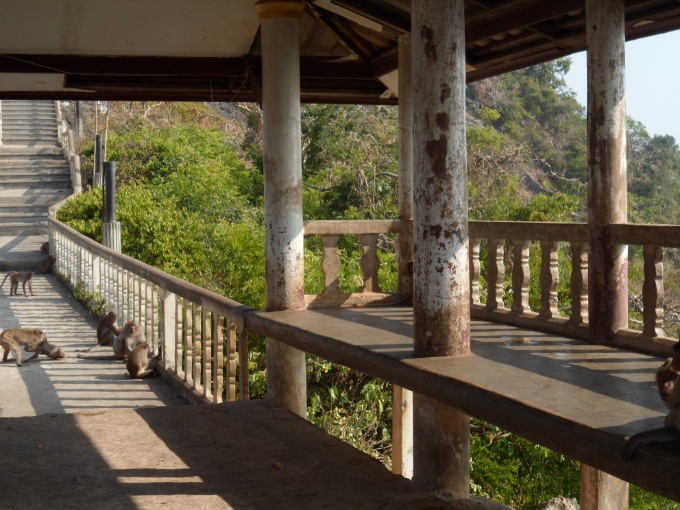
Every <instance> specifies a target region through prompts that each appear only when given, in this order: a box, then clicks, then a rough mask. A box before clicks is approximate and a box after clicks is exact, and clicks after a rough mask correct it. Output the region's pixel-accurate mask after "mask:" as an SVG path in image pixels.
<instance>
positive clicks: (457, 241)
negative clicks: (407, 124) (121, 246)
mask: <svg viewBox="0 0 680 510" xmlns="http://www.w3.org/2000/svg"><path fill="white" fill-rule="evenodd" d="M463 4H464V2H463V0H430V1H428V2H413V5H412V14H411V34H412V37H413V41H412V44H413V48H412V56H413V62H412V65H413V91H414V92H413V104H414V105H418V107H417V108H414V109H413V128H414V129H413V172H414V193H413V198H414V211H413V219H414V241H415V242H414V259H413V260H414V299H413V319H414V351H415V354H416V356H421V357H426V356H452V355H464V354H467V353H469V351H470V278H469V272H468V271H469V269H468V267H469V266H468V265H469V262H468V252H469V234H468V202H467V167H466V165H467V161H466V156H467V153H466V145H465V19H464V18H465V17H464V9H463V7H464V5H463ZM413 441H414V472H413V480H414V482H415V484H416V485H417V486H419V487H421V488H427V489H433V490H438V491H440V492H443V493H447V494H450V495H451V496H454V497H457V498H464V497H467V496H469V482H470V475H469V442H470V425H469V417H468V416H467V415H466V414H464V413H462V412H460V411H458V410H455V409H453V408H450V407H448V406H445V405H442V404H441V403H439V402H436V401H433V400H430V399H427V398H425V397H423V396H421V395H414V438H413Z"/></svg>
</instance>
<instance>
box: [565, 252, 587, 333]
mask: <svg viewBox="0 0 680 510" xmlns="http://www.w3.org/2000/svg"><path fill="white" fill-rule="evenodd" d="M570 283H571V317H570V318H569V322H571V323H573V324H585V323H586V322H588V243H571V281H570Z"/></svg>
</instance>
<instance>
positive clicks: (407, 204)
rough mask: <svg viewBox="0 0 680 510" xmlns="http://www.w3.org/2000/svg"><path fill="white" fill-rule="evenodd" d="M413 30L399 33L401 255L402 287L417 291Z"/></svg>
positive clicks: (402, 291)
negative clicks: (414, 209)
mask: <svg viewBox="0 0 680 510" xmlns="http://www.w3.org/2000/svg"><path fill="white" fill-rule="evenodd" d="M411 62H412V59H411V34H402V35H400V36H399V219H400V220H401V221H402V232H401V233H400V234H399V239H398V247H397V252H398V253H397V254H398V257H399V268H398V272H399V283H398V287H399V288H398V290H399V293H400V294H402V295H407V296H410V295H412V294H413V87H412V79H411V75H412V66H411Z"/></svg>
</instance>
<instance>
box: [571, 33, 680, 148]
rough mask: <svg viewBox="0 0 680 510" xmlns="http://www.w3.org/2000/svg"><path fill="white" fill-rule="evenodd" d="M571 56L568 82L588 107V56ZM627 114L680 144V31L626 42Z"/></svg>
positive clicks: (649, 130)
mask: <svg viewBox="0 0 680 510" xmlns="http://www.w3.org/2000/svg"><path fill="white" fill-rule="evenodd" d="M570 57H571V60H572V65H571V70H570V71H569V73H567V75H566V76H565V81H566V82H567V86H568V87H569V88H570V89H572V90H573V91H574V92H576V98H577V99H578V101H579V102H580V103H581V104H582V105H585V104H586V96H587V93H586V91H587V88H586V53H585V52H581V53H575V54H573V55H571V56H570ZM664 61H665V62H664ZM626 114H627V115H628V116H629V117H632V118H633V119H635V120H636V121H639V122H642V123H643V124H644V125H645V127H646V128H647V132H648V133H649V135H650V136H654V135H671V136H673V137H674V138H675V140H676V142H678V145H680V30H676V31H675V32H670V33H667V34H662V35H657V36H654V37H646V38H643V39H638V40H635V41H631V42H628V43H626Z"/></svg>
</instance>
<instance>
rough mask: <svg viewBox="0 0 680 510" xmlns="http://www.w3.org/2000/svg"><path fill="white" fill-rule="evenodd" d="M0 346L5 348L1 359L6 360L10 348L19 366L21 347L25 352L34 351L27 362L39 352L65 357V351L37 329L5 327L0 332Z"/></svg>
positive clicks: (50, 355) (53, 357) (55, 357)
mask: <svg viewBox="0 0 680 510" xmlns="http://www.w3.org/2000/svg"><path fill="white" fill-rule="evenodd" d="M0 346H2V348H3V349H4V350H5V353H4V354H3V356H2V361H7V356H8V354H9V351H10V350H11V351H12V352H13V353H14V357H15V359H16V363H17V365H18V366H21V348H22V347H23V348H24V349H26V352H33V353H35V354H33V356H31V357H30V358H28V359H27V360H26V361H27V362H28V361H31V360H32V359H34V358H37V357H38V355H39V354H45V355H47V356H49V357H50V358H52V359H58V358H65V357H66V353H64V351H63V350H62V349H60V348H59V347H57V346H55V345H52V344H50V343H49V342H48V341H47V336H46V335H45V333H43V332H42V331H41V330H39V329H21V328H10V329H6V330H5V331H3V332H2V333H0Z"/></svg>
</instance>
